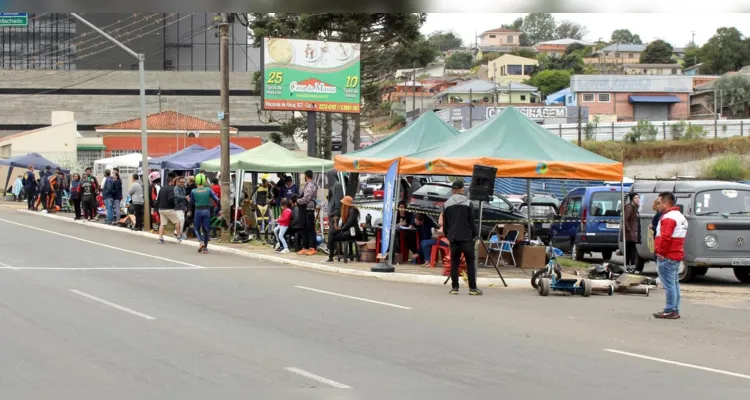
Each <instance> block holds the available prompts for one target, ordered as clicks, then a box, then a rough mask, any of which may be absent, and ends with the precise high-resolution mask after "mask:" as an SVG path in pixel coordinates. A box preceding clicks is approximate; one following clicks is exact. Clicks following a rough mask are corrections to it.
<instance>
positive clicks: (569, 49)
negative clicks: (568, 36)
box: [565, 43, 586, 55]
mask: <svg viewBox="0 0 750 400" xmlns="http://www.w3.org/2000/svg"><path fill="white" fill-rule="evenodd" d="M585 48H586V46H585V45H582V44H580V43H572V44H570V45H568V47H566V48H565V54H566V55H567V54H571V53H573V52H574V51H579V50H584V49H585Z"/></svg>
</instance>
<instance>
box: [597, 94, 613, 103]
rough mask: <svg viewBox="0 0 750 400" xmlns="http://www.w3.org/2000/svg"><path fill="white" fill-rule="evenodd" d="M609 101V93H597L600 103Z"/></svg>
mask: <svg viewBox="0 0 750 400" xmlns="http://www.w3.org/2000/svg"><path fill="white" fill-rule="evenodd" d="M609 101H610V95H609V93H599V102H600V103H609Z"/></svg>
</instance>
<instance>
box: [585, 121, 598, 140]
mask: <svg viewBox="0 0 750 400" xmlns="http://www.w3.org/2000/svg"><path fill="white" fill-rule="evenodd" d="M583 134H584V137H585V138H586V140H596V124H592V123H591V122H588V123H587V124H586V126H585V127H584V131H583Z"/></svg>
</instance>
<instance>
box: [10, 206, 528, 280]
mask: <svg viewBox="0 0 750 400" xmlns="http://www.w3.org/2000/svg"><path fill="white" fill-rule="evenodd" d="M3 208H8V209H9V208H16V207H3ZM17 210H18V212H22V213H26V214H31V215H35V216H38V217H43V218H52V219H57V220H62V221H68V222H70V223H76V224H86V226H88V227H93V228H98V229H103V230H110V231H116V232H120V233H123V234H130V235H140V236H143V237H148V238H152V239H154V240H156V234H155V233H151V232H135V231H131V230H129V229H125V228H120V227H113V226H109V225H105V224H103V223H100V222H93V223H92V222H86V223H84V222H83V221H74V220H73V214H71V213H55V214H45V213H41V212H32V211H28V210H26V209H25V204H24V206H23V207H20V208H18V209H17ZM164 240H166V241H170V242H176V239H174V238H172V237H167V236H165V238H164ZM182 244H183V245H185V246H191V247H198V241H197V240H195V239H188V240H184V241H183V242H182ZM211 251H220V252H224V253H231V254H235V255H239V256H242V257H247V258H252V259H256V260H263V261H269V262H275V263H282V264H287V265H293V266H297V267H302V268H308V269H314V270H319V271H326V272H332V273H339V274H344V275H353V276H363V277H371V278H376V279H381V280H386V281H395V282H407V283H423V284H434V285H442V284H443V282H445V279H446V277H445V276H443V275H442V272H443V268H442V264H440V263H438V264H437V266H436V267H435V268H423V267H421V266H419V265H413V264H400V265H397V266H396V272H394V273H376V272H371V271H370V268H371V267H372V266H373V265H374V264H372V263H359V262H349V263H346V264H344V263H343V261H342V262H334V263H324V261H325V260H326V258H327V255H325V254H323V253H318V255H315V256H298V255H296V254H293V253H292V254H278V253H276V252H274V251H273V250H272V249H271V248H270V247H269V246H268V245H263V244H260V243H258V242H255V241H253V242H250V243H246V244H233V243H218V242H217V241H212V242H211ZM481 261H484V260H481ZM500 271H501V272H502V274H503V277H504V278H505V282H506V283H507V284H508V287H509V288H517V289H529V290H533V289H532V287H531V282H530V280H531V274H532V272H533V271H531V270H522V269H520V268H514V267H509V268H501V269H500ZM477 285H478V286H480V287H503V283H502V281H501V280H500V278H499V277H498V275H497V272H496V271H495V269H494V268H485V267H480V268H478V270H477Z"/></svg>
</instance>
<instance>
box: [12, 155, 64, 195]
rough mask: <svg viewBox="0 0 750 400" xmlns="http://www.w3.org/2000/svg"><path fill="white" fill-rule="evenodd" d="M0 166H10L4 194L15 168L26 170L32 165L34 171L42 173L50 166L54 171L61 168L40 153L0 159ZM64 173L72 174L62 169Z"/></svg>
mask: <svg viewBox="0 0 750 400" xmlns="http://www.w3.org/2000/svg"><path fill="white" fill-rule="evenodd" d="M0 165H7V166H8V177H7V178H6V180H5V186H4V187H3V192H4V191H5V188H7V187H8V183H9V182H10V177H11V175H13V168H23V169H26V168H28V167H29V165H31V166H33V167H34V169H36V170H39V171H41V170H44V168H45V167H47V166H48V165H49V166H50V168H52V169H55V168H59V167H60V166H59V165H57V164H56V163H54V162H52V161H50V160H48V159H46V158H44V157H42V156H41V155H40V154H39V153H29V154H25V155H22V156H15V157H10V158H0ZM62 171H63V172H64V173H66V174H68V173H70V171H69V170H67V169H62Z"/></svg>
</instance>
